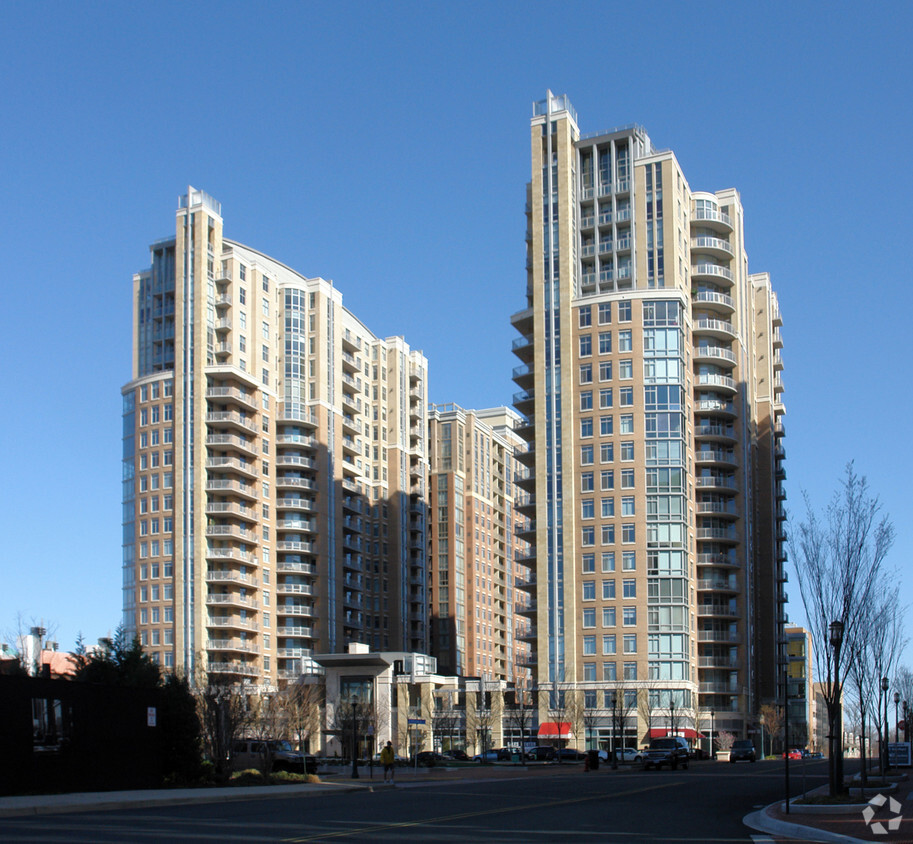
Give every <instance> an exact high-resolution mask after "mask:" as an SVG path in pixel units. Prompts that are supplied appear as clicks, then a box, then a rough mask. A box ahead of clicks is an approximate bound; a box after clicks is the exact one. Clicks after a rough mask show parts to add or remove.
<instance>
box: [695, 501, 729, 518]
mask: <svg viewBox="0 0 913 844" xmlns="http://www.w3.org/2000/svg"><path fill="white" fill-rule="evenodd" d="M695 512H697V514H698V515H699V516H723V517H730V516H731V517H732V518H734V519H737V518H738V517H739V512H738V510H736V508H735V503H734V502H733V501H732V499H729V500H728V501H698V502H697V505H696V506H695Z"/></svg>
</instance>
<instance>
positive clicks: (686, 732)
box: [650, 727, 707, 740]
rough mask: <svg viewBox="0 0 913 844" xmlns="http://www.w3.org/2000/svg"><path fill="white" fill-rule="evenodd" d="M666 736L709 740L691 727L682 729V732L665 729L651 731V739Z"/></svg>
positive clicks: (656, 728)
mask: <svg viewBox="0 0 913 844" xmlns="http://www.w3.org/2000/svg"><path fill="white" fill-rule="evenodd" d="M666 736H682V737H683V738H686V739H691V740H694V739H699V738H707V736H705V735H704V734H703V733H698V732H696V731H695V730H692V729H691V728H690V727H682V728H681V729H680V730H675V731H670V730H668V729H666V728H665V727H652V728H651V729H650V738H665V737H666Z"/></svg>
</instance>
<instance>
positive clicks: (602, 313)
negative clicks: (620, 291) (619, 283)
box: [577, 302, 631, 328]
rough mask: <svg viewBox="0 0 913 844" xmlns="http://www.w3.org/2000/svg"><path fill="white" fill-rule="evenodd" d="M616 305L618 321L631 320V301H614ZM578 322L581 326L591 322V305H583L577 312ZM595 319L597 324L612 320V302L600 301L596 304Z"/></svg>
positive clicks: (583, 326) (604, 323)
mask: <svg viewBox="0 0 913 844" xmlns="http://www.w3.org/2000/svg"><path fill="white" fill-rule="evenodd" d="M616 305H617V307H618V321H619V322H630V321H631V303H630V302H616ZM577 320H578V324H579V326H580V327H581V328H587V327H589V326H591V325H592V324H593V306H592V305H583V306H582V307H581V308H580V309H579V310H578V312H577ZM597 320H598V324H599V325H609V324H610V323H611V322H612V303H611V302H600V303H599V304H598V305H597Z"/></svg>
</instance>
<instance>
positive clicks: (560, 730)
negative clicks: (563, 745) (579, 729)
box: [539, 721, 574, 740]
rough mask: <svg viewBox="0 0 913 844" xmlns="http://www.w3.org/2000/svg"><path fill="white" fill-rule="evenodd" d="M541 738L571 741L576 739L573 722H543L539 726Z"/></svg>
mask: <svg viewBox="0 0 913 844" xmlns="http://www.w3.org/2000/svg"><path fill="white" fill-rule="evenodd" d="M539 738H548V739H568V740H570V739H572V738H574V734H573V733H572V732H571V722H570V721H543V722H542V723H541V724H540V725H539Z"/></svg>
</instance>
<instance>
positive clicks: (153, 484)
mask: <svg viewBox="0 0 913 844" xmlns="http://www.w3.org/2000/svg"><path fill="white" fill-rule="evenodd" d="M159 481H161V485H162V489H171V488H172V486H173V485H174V475H173V474H172V473H171V472H164V473H162V475H159V474H158V473H157V472H154V473H152V474H151V475H140V479H139V491H140V492H146V491H147V490H150V489H151V490H153V491H154V490H157V489H158V488H159Z"/></svg>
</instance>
